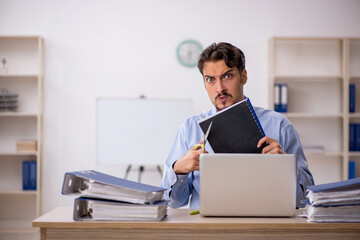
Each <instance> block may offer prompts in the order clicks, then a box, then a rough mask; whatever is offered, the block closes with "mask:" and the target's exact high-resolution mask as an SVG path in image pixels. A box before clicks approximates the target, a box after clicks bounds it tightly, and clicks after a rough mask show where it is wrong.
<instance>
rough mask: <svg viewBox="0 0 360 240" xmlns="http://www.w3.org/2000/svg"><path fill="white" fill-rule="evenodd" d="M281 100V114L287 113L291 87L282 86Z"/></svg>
mask: <svg viewBox="0 0 360 240" xmlns="http://www.w3.org/2000/svg"><path fill="white" fill-rule="evenodd" d="M280 93H281V99H280V106H281V112H284V113H285V112H287V110H288V100H289V99H288V97H289V87H288V85H287V84H282V85H281V91H280Z"/></svg>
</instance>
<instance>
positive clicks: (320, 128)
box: [269, 37, 360, 184]
mask: <svg viewBox="0 0 360 240" xmlns="http://www.w3.org/2000/svg"><path fill="white" fill-rule="evenodd" d="M269 50H270V52H269V63H270V66H269V70H270V72H269V86H270V88H269V89H270V93H269V96H270V99H269V103H270V107H272V108H274V84H275V83H286V84H287V85H288V87H289V96H288V97H289V99H288V112H287V113H284V115H285V116H287V117H288V118H289V120H290V121H291V122H292V123H293V125H294V126H295V128H296V130H297V132H298V134H299V136H300V140H301V142H302V144H303V146H323V148H324V152H323V153H319V154H311V153H308V152H305V155H306V157H307V160H308V163H309V168H310V170H311V171H312V173H313V175H314V179H315V183H316V184H320V183H327V182H332V181H340V180H345V179H347V178H348V164H349V157H351V158H353V157H354V158H356V160H357V161H358V162H357V165H358V166H357V175H356V176H357V177H359V176H360V174H359V164H360V154H359V153H350V152H349V123H350V122H355V121H358V122H360V116H359V115H360V114H359V113H360V106H359V105H360V104H357V110H356V113H354V114H349V83H350V82H356V84H358V91H359V89H360V40H359V39H349V38H291V37H275V38H272V39H270V46H269ZM357 98H358V99H359V98H360V93H359V92H358V93H357ZM358 102H359V101H358Z"/></svg>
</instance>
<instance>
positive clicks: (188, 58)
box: [176, 40, 203, 67]
mask: <svg viewBox="0 0 360 240" xmlns="http://www.w3.org/2000/svg"><path fill="white" fill-rule="evenodd" d="M202 50H203V49H202V46H201V44H200V43H199V42H197V41H195V40H185V41H182V42H181V43H180V44H179V46H178V47H177V49H176V56H177V58H178V60H179V62H180V63H181V64H182V65H184V66H185V67H195V66H196V65H197V62H198V57H199V55H200V53H201V52H202Z"/></svg>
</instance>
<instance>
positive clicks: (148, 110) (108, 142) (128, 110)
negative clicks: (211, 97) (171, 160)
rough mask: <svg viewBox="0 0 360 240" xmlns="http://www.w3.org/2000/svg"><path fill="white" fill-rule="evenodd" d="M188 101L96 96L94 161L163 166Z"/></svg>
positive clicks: (187, 112)
mask: <svg viewBox="0 0 360 240" xmlns="http://www.w3.org/2000/svg"><path fill="white" fill-rule="evenodd" d="M191 114H192V101H191V100H152V99H121V98H99V99H97V161H98V162H99V163H103V164H129V165H130V164H131V165H137V164H138V165H163V164H164V162H165V160H166V158H167V156H168V154H169V153H170V150H171V147H172V145H173V142H174V140H175V137H176V134H177V131H178V130H179V128H180V126H181V125H182V123H183V122H184V121H185V120H186V118H187V117H189V116H190V115H191Z"/></svg>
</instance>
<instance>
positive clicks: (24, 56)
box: [0, 36, 43, 239]
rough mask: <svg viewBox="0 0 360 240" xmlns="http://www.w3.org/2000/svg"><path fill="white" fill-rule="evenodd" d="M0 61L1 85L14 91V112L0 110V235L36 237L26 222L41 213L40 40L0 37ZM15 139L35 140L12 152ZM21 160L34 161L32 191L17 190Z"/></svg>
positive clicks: (41, 43)
mask: <svg viewBox="0 0 360 240" xmlns="http://www.w3.org/2000/svg"><path fill="white" fill-rule="evenodd" d="M3 59H6V64H4V63H3ZM0 60H1V62H0V64H1V66H0V88H5V89H7V90H8V92H9V93H11V94H18V108H17V110H16V111H0V213H1V214H0V239H39V238H40V234H39V230H38V229H34V228H32V227H31V222H32V220H33V219H35V218H36V217H38V216H40V214H41V202H40V200H41V185H40V183H41V178H40V176H41V146H42V91H43V89H42V85H43V83H42V82H43V40H42V38H41V37H39V36H0ZM18 140H36V141H37V149H36V151H34V152H17V149H16V142H17V141H18ZM24 160H36V162H37V179H36V180H37V181H36V184H37V186H36V190H25V191H24V190H22V162H23V161H24Z"/></svg>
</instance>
